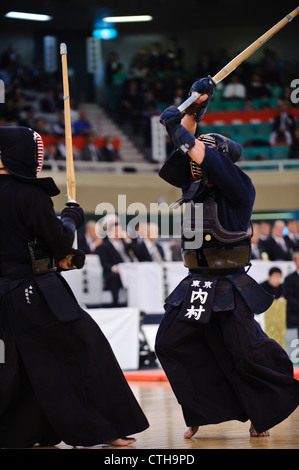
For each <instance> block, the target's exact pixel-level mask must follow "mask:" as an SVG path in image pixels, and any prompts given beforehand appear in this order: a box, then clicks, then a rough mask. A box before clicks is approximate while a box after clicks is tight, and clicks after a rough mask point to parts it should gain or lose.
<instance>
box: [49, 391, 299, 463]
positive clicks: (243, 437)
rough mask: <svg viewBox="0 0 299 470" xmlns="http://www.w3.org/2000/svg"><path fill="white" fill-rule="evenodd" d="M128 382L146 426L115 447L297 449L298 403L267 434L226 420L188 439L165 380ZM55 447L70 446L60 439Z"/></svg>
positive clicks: (298, 439) (298, 445)
mask: <svg viewBox="0 0 299 470" xmlns="http://www.w3.org/2000/svg"><path fill="white" fill-rule="evenodd" d="M129 383H130V386H131V388H132V390H133V392H134V394H135V396H136V398H137V400H138V401H139V403H140V405H141V407H142V409H143V411H144V413H145V415H146V416H147V418H148V421H149V423H150V427H149V428H148V429H147V430H146V431H144V432H143V433H140V434H138V435H134V437H135V438H136V439H137V441H136V443H135V444H134V445H131V446H129V447H123V448H118V449H128V448H130V449H131V450H132V451H133V449H136V450H138V449H183V450H185V451H188V450H194V449H299V407H298V408H297V410H296V411H295V412H294V413H293V414H292V415H291V416H289V417H288V418H287V419H286V420H285V421H284V422H282V423H280V424H278V425H277V426H276V427H275V428H273V429H272V430H271V433H270V437H263V438H262V437H260V438H250V436H249V432H248V430H249V424H250V423H249V422H246V423H240V422H237V421H230V422H226V423H221V424H217V425H209V426H204V427H201V428H199V431H198V433H197V434H196V435H195V436H194V437H193V438H192V439H189V440H186V439H184V438H183V433H184V431H185V429H186V426H185V423H184V420H183V417H182V413H181V408H180V406H179V405H178V404H177V401H176V399H175V397H174V395H173V393H172V390H171V388H170V386H169V383H168V382H129ZM55 448H56V449H72V447H70V446H67V445H65V444H63V443H61V444H60V445H58V446H56V447H55ZM97 449H101V447H97ZM110 449H111V447H110ZM126 455H127V454H126ZM130 455H132V454H131V453H130Z"/></svg>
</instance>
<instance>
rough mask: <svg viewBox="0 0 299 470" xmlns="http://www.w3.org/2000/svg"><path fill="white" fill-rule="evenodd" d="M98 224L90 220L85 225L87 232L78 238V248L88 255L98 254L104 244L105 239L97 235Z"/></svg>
mask: <svg viewBox="0 0 299 470" xmlns="http://www.w3.org/2000/svg"><path fill="white" fill-rule="evenodd" d="M96 226H97V222H96V221H95V220H89V221H88V222H87V223H86V225H85V232H84V234H83V235H81V236H79V237H78V248H79V249H80V250H82V251H83V252H84V253H85V254H86V255H92V254H96V250H97V248H98V247H99V246H101V244H102V243H103V239H102V238H101V237H98V235H97V233H96Z"/></svg>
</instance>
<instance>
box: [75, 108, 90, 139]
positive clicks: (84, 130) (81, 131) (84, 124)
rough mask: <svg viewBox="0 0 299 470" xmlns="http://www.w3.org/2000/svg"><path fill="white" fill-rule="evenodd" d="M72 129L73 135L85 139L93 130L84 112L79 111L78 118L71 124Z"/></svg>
mask: <svg viewBox="0 0 299 470" xmlns="http://www.w3.org/2000/svg"><path fill="white" fill-rule="evenodd" d="M72 127H73V133H74V135H78V136H85V137H86V136H88V135H89V134H90V132H91V131H92V130H93V129H92V125H91V123H90V121H89V120H88V117H87V113H86V111H85V110H80V111H79V117H78V119H76V120H75V121H74V122H73V126H72Z"/></svg>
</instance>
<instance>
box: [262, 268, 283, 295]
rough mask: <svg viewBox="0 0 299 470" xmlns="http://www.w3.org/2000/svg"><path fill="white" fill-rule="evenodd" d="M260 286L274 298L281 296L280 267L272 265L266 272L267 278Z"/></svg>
mask: <svg viewBox="0 0 299 470" xmlns="http://www.w3.org/2000/svg"><path fill="white" fill-rule="evenodd" d="M260 285H261V287H263V289H265V291H267V292H269V294H271V295H274V298H275V299H280V298H281V297H283V283H282V272H281V269H280V268H278V267H276V266H273V267H272V268H271V269H270V270H269V273H268V279H267V280H266V281H264V282H262V283H261V284H260Z"/></svg>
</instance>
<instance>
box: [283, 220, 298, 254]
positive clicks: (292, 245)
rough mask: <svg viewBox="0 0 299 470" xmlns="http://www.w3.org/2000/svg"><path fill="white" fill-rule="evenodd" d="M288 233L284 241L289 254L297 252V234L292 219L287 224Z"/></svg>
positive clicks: (295, 223) (295, 224) (295, 225)
mask: <svg viewBox="0 0 299 470" xmlns="http://www.w3.org/2000/svg"><path fill="white" fill-rule="evenodd" d="M287 229H288V233H287V235H286V236H285V241H286V244H287V246H288V247H289V250H290V252H291V253H294V252H295V251H297V250H299V233H298V230H297V221H296V220H294V219H292V220H288V222H287Z"/></svg>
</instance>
